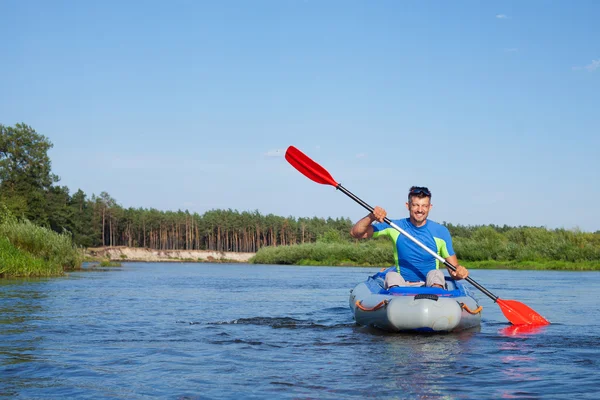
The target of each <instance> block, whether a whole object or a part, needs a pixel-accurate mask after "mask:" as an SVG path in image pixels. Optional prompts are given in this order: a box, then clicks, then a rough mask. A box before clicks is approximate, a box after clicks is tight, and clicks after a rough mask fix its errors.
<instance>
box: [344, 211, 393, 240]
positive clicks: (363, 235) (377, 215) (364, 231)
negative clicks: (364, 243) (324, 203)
mask: <svg viewBox="0 0 600 400" xmlns="http://www.w3.org/2000/svg"><path fill="white" fill-rule="evenodd" d="M386 215H387V212H386V211H385V210H384V209H383V208H381V207H375V208H374V209H373V212H372V213H369V215H367V216H366V217H364V218H363V219H361V220H360V221H358V222H357V223H356V224H354V226H353V227H352V229H351V230H350V235H352V237H353V238H356V239H368V238H370V237H373V225H371V224H372V223H373V222H375V221H379V222H383V219H384V218H385V217H386Z"/></svg>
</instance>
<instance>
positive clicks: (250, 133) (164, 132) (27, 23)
mask: <svg viewBox="0 0 600 400" xmlns="http://www.w3.org/2000/svg"><path fill="white" fill-rule="evenodd" d="M0 15H1V16H2V24H0V54H2V62H0V124H3V125H5V126H14V125H15V124H17V123H26V124H27V125H30V126H31V127H32V128H34V129H35V130H36V131H37V132H38V133H39V134H41V135H44V136H46V137H47V138H48V139H49V140H50V141H51V142H52V143H53V145H54V147H53V148H52V149H51V150H50V152H49V156H50V158H51V161H52V171H53V173H55V174H56V175H58V176H59V177H60V181H59V182H58V184H59V185H63V186H67V187H68V188H69V190H70V192H71V194H73V193H75V192H76V191H77V190H78V189H81V190H83V191H84V192H85V193H86V194H87V195H88V196H91V195H92V194H95V195H99V194H100V193H101V192H103V191H104V192H107V193H108V194H110V195H111V197H112V198H114V199H115V200H116V201H117V203H118V204H120V205H121V206H123V207H125V208H128V207H134V208H139V207H142V208H155V209H159V210H163V211H167V210H172V211H177V210H189V211H190V212H197V213H200V214H202V213H204V212H206V211H208V210H212V209H233V210H238V211H240V212H241V211H254V210H258V211H259V212H261V213H262V214H270V213H272V214H275V215H280V216H292V217H295V218H299V217H314V216H316V217H324V218H327V217H332V218H338V217H344V218H350V219H352V220H358V219H360V218H361V217H363V216H364V215H366V213H367V212H366V210H364V209H363V208H362V207H361V206H359V205H358V204H357V203H355V202H354V201H352V200H351V199H350V198H348V197H346V196H345V195H343V194H342V193H341V192H339V191H336V190H335V189H334V188H333V187H331V186H327V185H319V184H317V183H314V182H312V181H310V180H309V179H307V178H306V177H304V176H303V175H301V174H300V173H299V172H298V171H296V170H295V169H294V168H292V167H291V166H290V165H289V164H288V163H287V162H286V160H285V158H284V157H283V156H284V154H285V150H286V149H287V147H288V146H290V145H293V146H295V147H297V148H298V149H300V150H301V151H303V152H304V153H306V154H307V155H308V156H309V157H310V158H312V159H313V160H314V161H316V162H317V163H319V164H320V165H321V166H323V167H324V168H325V169H326V170H327V171H329V173H330V174H331V175H332V176H333V177H334V179H335V180H336V181H338V182H340V183H342V184H343V185H344V187H345V188H347V189H348V190H350V191H351V192H353V193H354V194H355V195H357V196H358V197H359V198H361V199H362V200H364V201H366V202H367V203H369V204H371V205H373V206H375V205H379V206H382V207H384V208H385V209H386V210H387V211H388V215H389V217H390V218H404V217H406V216H407V211H406V208H405V202H406V195H407V192H408V189H409V187H410V186H412V185H419V186H427V187H429V189H431V191H432V194H433V197H432V204H433V208H432V211H431V213H430V219H432V220H435V221H438V222H449V223H453V224H462V225H482V224H496V225H505V224H506V225H509V226H544V227H547V228H549V229H555V228H565V229H579V230H582V231H590V232H594V231H598V230H600V200H599V199H600V163H599V160H600V156H599V149H600V90H599V89H600V23H599V19H600V2H598V1H594V0H588V1H586V0H580V1H577V2H575V3H573V2H570V1H566V0H564V1H556V2H548V1H535V0H531V1H485V2H483V1H459V2H451V1H395V0H394V1H392V0H390V1H377V0H376V1H366V0H363V1H358V0H355V1H353V0H347V1H339V0H327V1H316V0H305V1H300V0H254V1H246V0H224V1H208V0H206V1H202V0H197V1H182V0H173V1H141V0H140V1H133V0H129V1H122V0H119V1H114V0H105V1H76V0H71V1H60V0H57V1H52V2H49V1H42V0H36V1H34V0H0Z"/></svg>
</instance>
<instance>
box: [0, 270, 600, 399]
mask: <svg viewBox="0 0 600 400" xmlns="http://www.w3.org/2000/svg"><path fill="white" fill-rule="evenodd" d="M376 271H377V269H374V268H346V267H344V268H333V267H296V266H262V265H244V264H231V265H230V264H194V263H181V264H180V263H123V266H122V267H121V268H110V269H104V270H91V271H82V272H76V273H71V274H69V275H68V276H66V277H62V278H52V279H34V280H0V397H5V398H19V399H58V398H80V399H81V398H89V399H102V398H106V399H150V398H165V399H238V398H239V399H270V398H281V399H364V398H381V399H415V398H427V399H431V398H435V399H490V398H507V399H514V398H523V399H538V398H539V399H542V398H543V399H554V398H556V399H560V398H564V399H597V398H599V396H600V394H599V392H600V373H599V371H600V368H599V364H600V347H599V344H600V321H599V316H600V311H599V307H598V296H599V293H600V273H598V272H553V271H547V272H546V271H507V270H472V271H471V276H472V278H473V279H475V280H476V281H477V282H479V283H480V284H482V285H483V286H485V287H486V288H487V289H489V290H490V291H492V292H493V293H495V294H496V295H498V296H500V297H501V298H504V299H513V300H518V301H520V302H523V303H525V304H527V305H528V306H530V307H531V308H533V309H534V310H536V311H537V312H539V313H540V314H542V315H543V316H545V317H546V318H548V319H549V320H550V321H552V322H553V324H552V325H550V326H548V327H544V328H542V329H540V330H539V331H537V332H523V331H520V330H515V329H512V328H511V326H510V325H509V324H508V322H507V320H506V319H505V317H504V316H503V315H502V313H501V311H500V309H499V307H498V306H497V305H496V304H495V303H493V302H492V301H491V300H490V299H489V298H487V297H485V296H484V295H483V294H482V293H480V292H479V291H477V290H476V289H473V291H474V292H475V294H476V297H477V298H478V299H479V300H480V303H481V305H483V306H484V311H483V319H482V325H481V328H480V329H478V330H476V331H472V332H462V333H456V334H437V335H423V334H420V335H419V334H388V333H382V332H378V331H375V330H372V329H369V328H364V327H359V326H356V325H355V324H354V322H353V319H352V315H351V313H350V310H349V307H348V296H349V291H350V289H351V288H353V287H354V286H355V285H356V284H357V283H358V282H360V281H362V280H364V279H365V278H366V277H367V276H368V275H370V274H373V273H375V272H376Z"/></svg>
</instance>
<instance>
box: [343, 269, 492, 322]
mask: <svg viewBox="0 0 600 400" xmlns="http://www.w3.org/2000/svg"><path fill="white" fill-rule="evenodd" d="M446 286H447V288H448V290H443V289H437V288H425V287H423V288H414V287H409V288H392V289H390V290H385V289H384V288H383V280H382V279H379V278H374V277H370V278H369V279H368V280H367V281H365V282H362V283H359V284H358V285H357V286H356V287H355V288H354V289H352V291H351V293H350V299H349V303H350V309H351V310H352V313H353V315H354V319H355V320H356V323H357V324H359V325H364V326H370V327H374V328H377V329H381V330H384V331H388V332H402V331H416V332H456V331H461V330H465V329H470V328H474V327H477V326H479V325H480V324H481V307H480V306H479V304H478V303H477V301H476V299H475V298H474V297H473V296H472V295H471V294H470V293H469V292H468V291H467V289H466V288H465V286H464V285H462V283H459V282H456V281H454V280H451V279H449V278H447V280H446Z"/></svg>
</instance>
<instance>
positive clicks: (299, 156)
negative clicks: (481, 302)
mask: <svg viewBox="0 0 600 400" xmlns="http://www.w3.org/2000/svg"><path fill="white" fill-rule="evenodd" d="M285 159H286V160H287V161H288V162H289V163H290V164H292V166H293V167H294V168H296V169H297V170H298V171H300V172H301V173H302V174H303V175H304V176H306V177H307V178H309V179H311V180H313V181H315V182H317V183H320V184H323V185H331V186H333V187H335V188H336V189H338V190H339V191H341V192H342V193H344V194H345V195H346V196H348V197H350V198H351V199H352V200H354V201H356V202H357V203H358V204H360V205H361V206H363V207H364V208H366V209H367V210H369V211H370V212H373V207H371V206H370V205H368V204H367V203H365V202H364V201H362V200H361V199H359V198H358V197H356V196H355V195H354V194H353V193H352V192H350V191H349V190H348V189H346V188H345V187H343V186H342V184H341V183H337V182H336V181H335V179H333V177H332V176H331V174H330V173H329V172H327V170H326V169H325V168H323V167H322V166H320V165H319V164H317V163H316V162H314V161H313V160H311V159H310V158H309V157H308V156H307V155H306V154H304V153H302V152H301V151H300V150H298V149H297V148H295V147H294V146H290V147H288V149H287V151H286V152H285ZM384 221H385V222H386V223H387V224H389V225H390V226H391V227H392V228H394V229H396V230H397V231H398V232H400V233H401V234H403V235H404V236H406V237H407V238H408V239H410V240H412V241H413V242H414V243H415V244H416V245H418V246H419V247H421V248H422V249H423V250H425V251H426V252H428V253H429V254H431V255H432V256H433V257H435V258H436V259H437V260H438V261H439V262H441V263H443V264H444V265H445V266H446V267H448V268H450V269H451V270H453V271H456V267H455V266H454V265H452V264H451V263H449V262H448V261H446V260H445V259H444V258H442V257H441V256H440V255H439V254H437V253H435V252H434V251H433V250H431V249H430V248H429V247H427V246H425V245H424V244H423V243H421V242H420V241H419V240H417V239H416V238H415V237H413V236H412V235H410V234H409V233H408V232H406V231H405V230H404V229H402V228H400V227H399V226H398V225H396V224H395V223H394V222H392V221H391V220H390V219H389V218H387V217H386V218H385V219H384ZM466 281H467V282H469V283H470V284H471V285H473V286H475V287H476V288H477V289H479V290H481V292H482V293H483V294H485V295H486V296H488V297H489V298H491V299H492V300H493V301H494V302H495V303H496V304H498V305H499V306H500V310H502V313H503V314H504V316H505V317H506V319H508V320H509V321H510V322H511V323H512V324H514V325H549V324H550V322H549V321H548V320H547V319H546V318H544V317H542V316H541V315H540V314H538V313H537V312H535V311H534V310H533V309H531V308H530V307H528V306H527V305H525V304H523V303H520V302H518V301H515V300H503V299H501V298H499V297H498V296H496V295H494V294H493V293H492V292H490V291H489V290H487V289H486V288H484V287H483V286H481V285H480V284H479V283H477V282H475V281H474V280H473V279H471V277H467V278H466Z"/></svg>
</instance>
